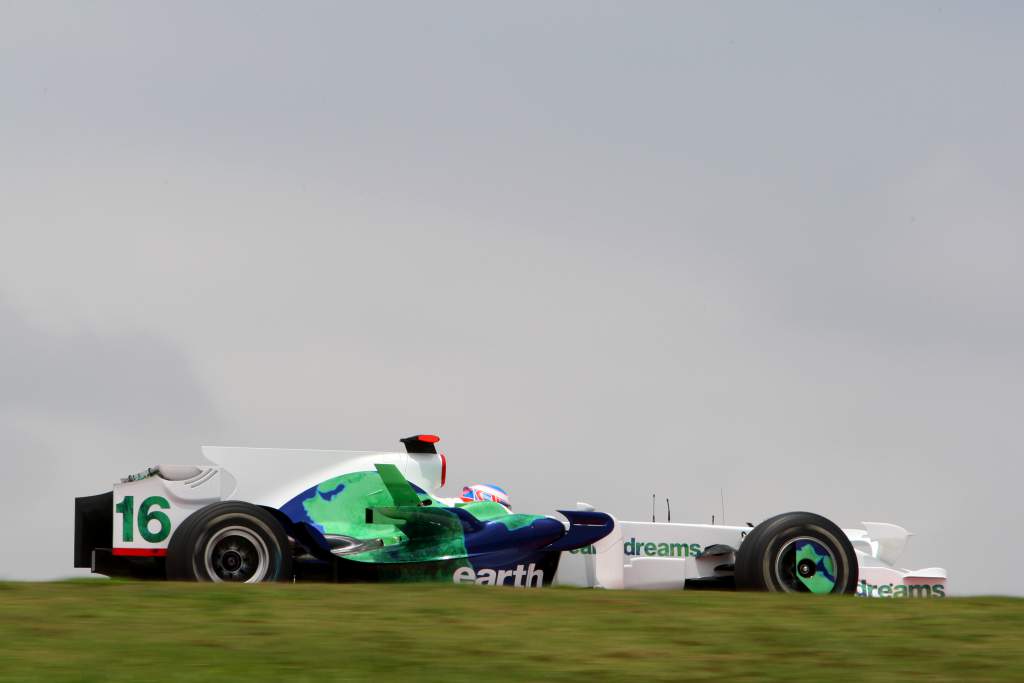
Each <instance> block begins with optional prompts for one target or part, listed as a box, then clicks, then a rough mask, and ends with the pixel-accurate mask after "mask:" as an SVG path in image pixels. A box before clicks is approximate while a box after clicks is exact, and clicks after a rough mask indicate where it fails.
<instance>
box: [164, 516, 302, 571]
mask: <svg viewBox="0 0 1024 683" xmlns="http://www.w3.org/2000/svg"><path fill="white" fill-rule="evenodd" d="M167 578H168V579H170V580H172V581H213V582H232V583H264V582H270V581H290V580H291V579H292V556H291V549H290V546H289V543H288V535H287V534H285V532H284V529H283V528H282V527H281V524H280V523H279V522H278V521H277V520H276V519H275V518H274V516H273V515H271V514H270V513H269V512H267V511H266V510H264V509H263V508H261V507H258V506H256V505H252V504H251V503H243V502H241V501H223V502H220V503H213V504H212V505H207V506H206V507H204V508H202V509H201V510H198V511H197V512H194V513H192V515H190V516H189V517H188V518H186V519H185V521H184V522H183V523H182V524H181V525H180V526H179V527H178V529H177V531H175V532H174V535H173V536H171V540H170V543H169V544H168V546H167Z"/></svg>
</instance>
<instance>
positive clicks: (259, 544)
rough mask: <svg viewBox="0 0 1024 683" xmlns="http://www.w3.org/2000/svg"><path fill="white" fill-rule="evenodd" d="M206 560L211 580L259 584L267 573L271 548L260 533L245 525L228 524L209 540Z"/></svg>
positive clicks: (205, 554) (205, 555)
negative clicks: (269, 548) (268, 547)
mask: <svg viewBox="0 0 1024 683" xmlns="http://www.w3.org/2000/svg"><path fill="white" fill-rule="evenodd" d="M203 563H204V565H205V566H206V575H207V576H208V577H209V578H210V580H211V581H217V582H221V581H232V582H240V583H259V582H260V581H262V580H263V579H264V578H266V576H267V570H268V568H269V567H270V551H269V550H268V549H267V544H266V543H264V541H263V539H262V538H260V536H259V534H256V533H254V532H253V531H252V530H250V529H247V528H245V527H241V526H229V527H225V528H223V529H220V530H218V531H217V532H216V533H215V534H213V536H211V537H210V540H209V541H207V542H206V550H205V552H204V553H203Z"/></svg>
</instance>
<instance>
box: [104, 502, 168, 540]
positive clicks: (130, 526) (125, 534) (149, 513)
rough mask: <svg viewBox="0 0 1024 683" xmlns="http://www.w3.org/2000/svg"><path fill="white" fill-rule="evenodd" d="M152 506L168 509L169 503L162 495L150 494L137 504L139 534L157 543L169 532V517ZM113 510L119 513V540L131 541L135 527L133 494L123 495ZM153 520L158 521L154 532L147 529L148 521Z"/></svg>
mask: <svg viewBox="0 0 1024 683" xmlns="http://www.w3.org/2000/svg"><path fill="white" fill-rule="evenodd" d="M154 507H158V508H161V509H163V510H168V509H170V507H171V504H170V503H168V502H167V499H166V498H164V497H163V496H150V497H149V498H146V499H145V500H144V501H142V505H140V506H139V519H138V525H139V534H141V536H142V538H144V539H145V540H146V541H147V542H149V543H159V542H160V541H162V540H164V539H165V538H167V536H168V535H170V533H171V520H170V518H168V517H167V515H166V514H165V513H163V512H160V510H152V508H154ZM114 512H116V513H117V514H119V515H121V540H123V541H124V542H125V543H131V542H132V538H133V537H134V534H133V532H134V529H135V496H125V497H124V500H122V501H121V502H120V503H118V504H117V505H115V506H114ZM153 520H156V521H157V522H159V523H160V528H159V529H158V530H157V531H156V533H153V532H152V531H150V530H149V523H150V522H151V521H153Z"/></svg>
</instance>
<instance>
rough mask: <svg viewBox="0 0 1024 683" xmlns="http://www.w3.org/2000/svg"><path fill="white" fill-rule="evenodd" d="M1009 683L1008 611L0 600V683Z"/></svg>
mask: <svg viewBox="0 0 1024 683" xmlns="http://www.w3.org/2000/svg"><path fill="white" fill-rule="evenodd" d="M627 675H629V676H634V677H637V678H636V680H678V679H684V678H685V679H702V678H708V679H709V678H716V679H719V680H762V679H769V680H787V681H796V680H807V681H814V680H828V681H847V680H871V681H891V680H905V679H919V680H929V681H934V680H972V681H977V680H1024V600H1019V599H1009V598H965V599H945V600H917V601H914V600H903V601H881V600H866V599H857V598H829V597H824V598H823V597H811V596H778V595H750V594H732V593H706V592H693V591H691V592H686V593H683V592H678V593H672V592H615V591H599V590H574V589H550V590H543V591H529V590H516V589H511V588H508V589H500V588H482V587H475V586H436V585H422V584H420V585H408V584H407V585H378V586H372V585H283V586H213V585H187V584H162V583H131V582H114V581H82V582H68V583H49V584H29V583H0V680H3V681H30V680H45V681H142V680H168V681H210V680H217V681H224V682H229V681H262V680H267V681H288V682H296V683H297V682H299V681H324V680H377V681H390V680H409V681H442V680H449V681H450V680H454V681H479V680H486V679H490V680H529V681H536V680H565V681H569V680H572V681H579V680H622V679H623V678H624V677H625V676H627Z"/></svg>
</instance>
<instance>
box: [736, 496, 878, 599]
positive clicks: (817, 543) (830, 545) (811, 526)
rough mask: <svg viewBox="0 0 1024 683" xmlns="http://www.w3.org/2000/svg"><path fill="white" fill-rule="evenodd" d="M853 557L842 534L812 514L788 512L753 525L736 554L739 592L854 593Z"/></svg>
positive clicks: (825, 520) (851, 549) (856, 573)
mask: <svg viewBox="0 0 1024 683" xmlns="http://www.w3.org/2000/svg"><path fill="white" fill-rule="evenodd" d="M858 569H859V566H858V563H857V554H856V552H855V551H854V549H853V544H852V543H850V540H849V539H848V538H847V537H846V534H844V533H843V532H842V530H841V529H840V528H839V527H838V526H836V525H835V524H834V523H832V522H831V521H829V520H828V519H826V518H824V517H822V516H821V515H816V514H814V513H811V512H787V513H784V514H781V515H776V516H775V517H772V518H770V519H766V520H765V521H763V522H761V523H760V524H758V525H757V526H756V527H754V529H753V530H752V531H751V532H750V533H749V534H747V536H746V538H744V539H743V543H742V544H741V545H740V549H739V552H738V553H737V555H736V587H737V588H738V589H739V590H754V591H771V592H780V593H845V594H849V593H854V592H855V591H856V590H857V576H858Z"/></svg>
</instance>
